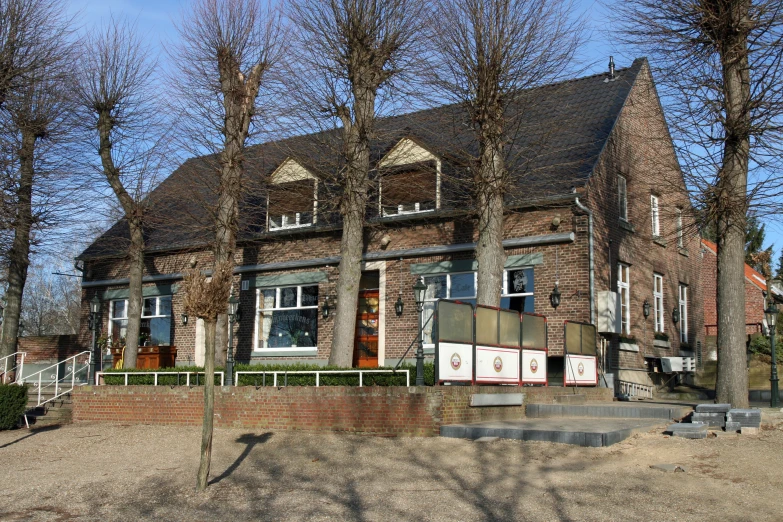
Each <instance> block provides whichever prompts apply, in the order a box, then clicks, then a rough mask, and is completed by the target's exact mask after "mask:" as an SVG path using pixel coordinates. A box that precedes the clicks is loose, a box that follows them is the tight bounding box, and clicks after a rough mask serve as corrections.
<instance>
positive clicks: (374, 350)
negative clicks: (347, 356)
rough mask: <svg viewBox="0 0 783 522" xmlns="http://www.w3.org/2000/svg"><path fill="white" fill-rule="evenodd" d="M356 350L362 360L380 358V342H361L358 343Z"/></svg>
mask: <svg viewBox="0 0 783 522" xmlns="http://www.w3.org/2000/svg"><path fill="white" fill-rule="evenodd" d="M356 349H357V350H358V352H359V357H361V358H375V357H378V341H360V342H358V343H357V347H356Z"/></svg>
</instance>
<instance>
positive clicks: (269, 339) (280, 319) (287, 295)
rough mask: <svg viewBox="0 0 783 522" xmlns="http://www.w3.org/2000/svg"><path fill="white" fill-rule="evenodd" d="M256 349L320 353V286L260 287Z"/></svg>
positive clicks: (257, 305)
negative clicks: (306, 350) (304, 349)
mask: <svg viewBox="0 0 783 522" xmlns="http://www.w3.org/2000/svg"><path fill="white" fill-rule="evenodd" d="M253 346H254V348H255V350H259V351H263V350H267V349H301V348H308V349H312V350H313V351H317V346H318V285H300V286H281V287H276V288H257V289H256V319H255V333H254V335H253Z"/></svg>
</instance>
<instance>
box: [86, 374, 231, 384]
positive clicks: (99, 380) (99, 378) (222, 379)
mask: <svg viewBox="0 0 783 522" xmlns="http://www.w3.org/2000/svg"><path fill="white" fill-rule="evenodd" d="M107 375H108V376H109V377H114V376H116V375H124V376H125V382H124V383H123V384H122V386H133V385H132V384H128V376H129V375H152V376H153V379H152V385H153V386H157V385H158V375H177V376H179V375H184V376H185V386H190V376H191V375H195V376H196V385H198V376H199V375H204V372H97V373H96V374H95V382H97V383H98V385H99V386H113V385H107V384H105V383H104V382H103V381H104V378H105V377H106V376H107ZM215 375H220V385H221V386H223V383H224V382H225V375H224V373H223V372H215ZM177 383H178V384H179V380H178V381H177ZM167 386H168V385H167Z"/></svg>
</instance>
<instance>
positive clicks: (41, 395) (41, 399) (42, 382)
mask: <svg viewBox="0 0 783 522" xmlns="http://www.w3.org/2000/svg"><path fill="white" fill-rule="evenodd" d="M84 355H86V356H87V362H86V363H84V364H82V363H79V361H78V358H79V357H81V356H84ZM91 360H92V354H91V353H90V352H89V351H84V352H80V353H77V354H76V355H72V356H70V357H68V358H67V359H64V360H62V361H60V362H58V363H55V364H53V365H51V366H47V367H46V368H44V369H43V370H40V371H38V372H35V373H31V374H30V375H25V376H24V377H22V378H21V379H17V382H19V383H20V384H24V383H28V382H30V383H32V384H33V387H34V388H38V399H37V404H36V407H37V406H41V405H43V404H46V403H47V402H51V401H53V400H55V399H57V398H58V397H61V396H62V395H65V394H66V393H70V392H71V391H73V389H74V388H75V387H76V386H83V385H85V384H87V379H85V381H84V382H78V383H77V382H76V374H77V373H79V372H81V371H85V372H86V373H87V374H89V370H90V361H91ZM61 367H62V370H63V376H62V377H60V368H61ZM46 376H48V377H49V378H48V379H44V377H46ZM50 389H51V390H52V392H53V394H52V396H51V397H49V398H46V396H47V395H49V390H50ZM44 390H46V391H44Z"/></svg>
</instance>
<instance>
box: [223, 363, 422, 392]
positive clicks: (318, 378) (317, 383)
mask: <svg viewBox="0 0 783 522" xmlns="http://www.w3.org/2000/svg"><path fill="white" fill-rule="evenodd" d="M402 372H405V386H406V387H410V385H411V375H410V371H409V370H408V369H407V368H406V369H404V370H297V371H293V372H288V371H285V370H257V371H252V370H247V371H241V372H240V371H238V372H235V373H234V383H235V385H236V386H239V376H240V375H262V376H263V381H262V386H266V374H268V373H269V374H272V379H273V381H272V386H277V376H278V375H279V374H280V375H283V376H284V384H283V386H288V376H289V375H303V374H304V375H312V374H315V386H316V388H318V387H320V386H321V375H327V374H336V373H358V374H359V387H360V388H361V387H363V386H364V384H363V380H362V376H363V375H364V374H365V373H402ZM256 384H257V383H256Z"/></svg>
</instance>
